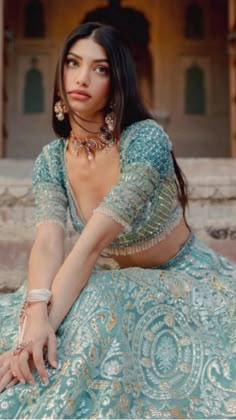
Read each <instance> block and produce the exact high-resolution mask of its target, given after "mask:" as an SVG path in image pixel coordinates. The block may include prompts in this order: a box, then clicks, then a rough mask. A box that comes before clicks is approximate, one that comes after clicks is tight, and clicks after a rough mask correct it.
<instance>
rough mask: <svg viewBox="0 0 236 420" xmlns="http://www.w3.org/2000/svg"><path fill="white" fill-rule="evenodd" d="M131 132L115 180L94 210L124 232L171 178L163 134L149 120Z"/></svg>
mask: <svg viewBox="0 0 236 420" xmlns="http://www.w3.org/2000/svg"><path fill="white" fill-rule="evenodd" d="M135 128H136V130H133V132H132V130H131V132H130V134H129V136H128V138H127V139H126V145H125V146H124V148H125V150H124V156H123V165H122V171H121V174H120V177H119V180H118V182H117V184H116V185H115V186H114V187H113V188H112V189H111V191H110V192H109V193H108V194H107V195H106V196H105V198H104V199H103V201H102V203H101V204H100V205H99V207H97V208H96V209H95V212H101V213H104V214H107V215H109V216H111V217H113V219H114V220H116V221H117V222H118V223H120V224H121V225H122V226H124V228H125V231H127V232H129V231H131V230H132V224H133V222H134V221H135V220H136V218H137V217H139V215H140V213H141V212H145V211H146V210H147V207H148V206H149V205H150V204H151V201H152V198H153V195H154V193H155V192H156V190H158V189H159V188H160V185H161V182H162V181H163V180H164V179H165V178H166V177H168V176H173V160H172V156H171V153H170V150H171V143H170V140H169V138H168V136H167V135H166V133H165V132H164V131H163V130H162V128H161V127H160V126H158V125H157V124H156V123H155V121H151V120H149V121H148V122H141V123H139V125H138V124H137V126H136V127H135Z"/></svg>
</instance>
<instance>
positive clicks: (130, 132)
mask: <svg viewBox="0 0 236 420" xmlns="http://www.w3.org/2000/svg"><path fill="white" fill-rule="evenodd" d="M66 141H67V140H66V139H64V138H62V139H57V140H54V141H52V142H50V143H49V144H48V145H46V146H44V148H43V150H42V152H41V153H40V155H39V156H38V158H37V159H36V162H35V166H34V173H33V191H34V195H35V205H36V224H37V225H39V224H40V223H44V222H46V221H53V222H56V223H58V224H60V225H61V226H62V227H63V228H65V226H66V221H67V210H68V209H69V213H70V217H71V221H72V224H73V227H74V229H75V230H76V231H77V232H79V233H81V232H82V230H83V228H84V222H83V220H81V219H82V218H81V217H80V215H79V214H78V211H77V207H76V202H75V199H74V196H73V193H72V190H71V188H70V184H69V180H68V177H67V172H66V162H65V150H66ZM170 150H171V142H170V140H169V138H168V136H167V134H166V133H165V132H164V130H163V129H162V128H161V127H160V126H159V125H158V124H157V123H156V122H155V121H154V120H150V119H149V120H143V121H138V122H135V123H133V124H131V125H130V126H129V127H127V128H126V129H125V130H124V131H123V133H122V136H121V138H120V142H119V154H120V176H119V179H118V181H117V183H116V184H115V185H114V186H113V187H112V188H111V190H110V192H109V193H108V194H107V195H106V196H105V197H104V199H103V200H102V202H101V203H100V205H99V206H98V207H97V208H96V209H95V210H94V212H100V213H103V214H106V215H108V216H110V217H112V218H113V219H114V220H115V221H117V222H119V223H120V224H121V225H123V226H124V229H123V231H122V232H121V233H120V234H119V235H118V236H117V238H116V239H115V240H114V241H112V242H111V244H110V245H109V247H108V248H107V249H106V250H104V253H105V254H107V255H112V254H113V255H127V254H132V253H135V252H139V251H142V250H144V249H148V248H150V247H152V246H154V245H155V244H156V243H158V242H160V241H161V240H162V239H163V238H164V237H165V236H166V235H167V234H168V232H170V231H171V230H173V228H174V227H175V226H176V225H177V224H178V223H179V222H180V219H181V217H182V208H181V206H180V203H179V201H178V198H177V187H176V182H175V172H174V166H173V159H172V156H171V153H170Z"/></svg>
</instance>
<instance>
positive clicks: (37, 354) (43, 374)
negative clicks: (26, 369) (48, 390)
mask: <svg viewBox="0 0 236 420" xmlns="http://www.w3.org/2000/svg"><path fill="white" fill-rule="evenodd" d="M32 356H33V360H34V364H35V367H36V369H37V371H38V373H39V376H40V378H41V379H42V382H43V383H44V384H47V382H48V373H47V371H46V368H45V362H44V360H43V346H37V347H36V346H35V347H34V348H33V355H32Z"/></svg>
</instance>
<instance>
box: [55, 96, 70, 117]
mask: <svg viewBox="0 0 236 420" xmlns="http://www.w3.org/2000/svg"><path fill="white" fill-rule="evenodd" d="M54 112H55V114H56V118H57V119H58V120H59V121H63V120H64V118H65V113H66V112H67V109H66V105H65V103H64V101H63V100H62V99H60V100H59V101H57V102H56V103H55V105H54Z"/></svg>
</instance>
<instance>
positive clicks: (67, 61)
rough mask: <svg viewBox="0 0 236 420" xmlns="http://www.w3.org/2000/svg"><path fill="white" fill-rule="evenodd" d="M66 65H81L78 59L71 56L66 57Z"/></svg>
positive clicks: (73, 66) (71, 66)
mask: <svg viewBox="0 0 236 420" xmlns="http://www.w3.org/2000/svg"><path fill="white" fill-rule="evenodd" d="M66 65H67V67H69V68H75V67H78V66H79V63H78V61H76V60H75V59H74V58H70V57H68V58H67V59H66Z"/></svg>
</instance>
